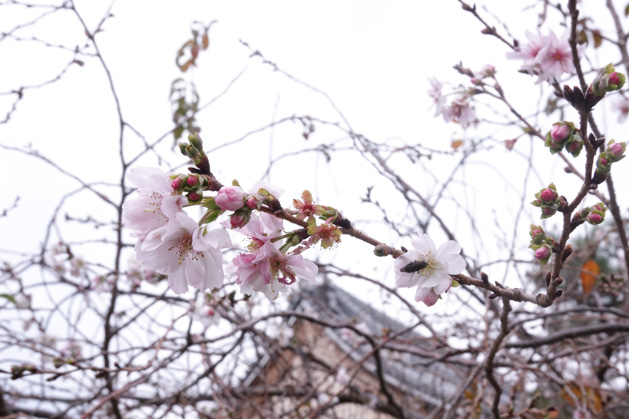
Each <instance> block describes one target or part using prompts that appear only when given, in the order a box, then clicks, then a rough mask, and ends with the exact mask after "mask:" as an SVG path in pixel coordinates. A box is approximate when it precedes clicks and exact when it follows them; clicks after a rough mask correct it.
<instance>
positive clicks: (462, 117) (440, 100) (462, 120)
mask: <svg viewBox="0 0 629 419" xmlns="http://www.w3.org/2000/svg"><path fill="white" fill-rule="evenodd" d="M428 81H429V82H430V85H431V89H430V90H428V95H429V96H430V97H431V98H432V99H433V104H434V106H435V116H438V115H441V116H442V117H443V120H444V121H446V122H457V123H459V124H461V126H462V127H463V128H467V127H469V126H470V125H472V124H473V123H474V121H476V112H475V111H474V109H473V108H472V106H471V97H472V93H471V92H470V91H468V90H465V91H464V92H462V93H461V94H459V95H458V96H457V97H456V98H455V99H453V100H452V101H451V103H450V104H449V105H447V104H446V102H447V100H446V97H445V96H444V95H443V93H442V92H441V89H442V87H443V85H442V83H441V82H440V81H439V80H437V79H435V78H430V79H428Z"/></svg>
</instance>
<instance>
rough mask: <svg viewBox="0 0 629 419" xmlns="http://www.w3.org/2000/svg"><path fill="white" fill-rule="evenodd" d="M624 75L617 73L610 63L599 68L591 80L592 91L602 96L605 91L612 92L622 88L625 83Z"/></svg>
mask: <svg viewBox="0 0 629 419" xmlns="http://www.w3.org/2000/svg"><path fill="white" fill-rule="evenodd" d="M625 81H626V80H625V75H624V74H622V73H618V72H617V71H616V69H615V68H614V66H613V65H612V64H611V63H610V64H607V65H606V66H605V67H603V68H601V69H600V70H599V71H598V73H597V74H596V77H594V80H593V81H592V92H593V93H594V94H595V95H596V96H603V95H604V94H605V93H607V92H612V91H614V90H618V89H620V88H622V86H624V84H625Z"/></svg>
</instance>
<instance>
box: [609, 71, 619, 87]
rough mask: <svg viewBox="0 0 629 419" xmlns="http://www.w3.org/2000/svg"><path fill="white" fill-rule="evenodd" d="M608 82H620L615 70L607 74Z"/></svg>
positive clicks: (617, 83) (616, 83)
mask: <svg viewBox="0 0 629 419" xmlns="http://www.w3.org/2000/svg"><path fill="white" fill-rule="evenodd" d="M609 84H615V85H619V84H620V77H618V73H617V72H615V71H614V72H613V73H612V74H610V75H609Z"/></svg>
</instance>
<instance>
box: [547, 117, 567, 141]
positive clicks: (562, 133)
mask: <svg viewBox="0 0 629 419" xmlns="http://www.w3.org/2000/svg"><path fill="white" fill-rule="evenodd" d="M570 134H572V128H571V127H570V126H568V125H567V124H564V123H561V122H558V123H556V124H553V127H552V128H551V129H550V138H552V140H553V141H554V142H556V143H561V142H563V141H566V140H567V139H568V138H569V137H570Z"/></svg>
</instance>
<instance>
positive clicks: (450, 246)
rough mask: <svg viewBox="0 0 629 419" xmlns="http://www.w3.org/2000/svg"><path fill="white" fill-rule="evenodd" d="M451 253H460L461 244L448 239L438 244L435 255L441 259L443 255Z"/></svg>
mask: <svg viewBox="0 0 629 419" xmlns="http://www.w3.org/2000/svg"><path fill="white" fill-rule="evenodd" d="M451 253H454V254H457V255H458V254H459V253H461V246H459V244H458V243H457V242H455V241H454V240H448V241H447V242H445V243H444V244H442V245H441V246H439V249H437V253H436V256H437V259H439V260H441V258H442V257H443V256H446V255H448V254H451Z"/></svg>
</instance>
